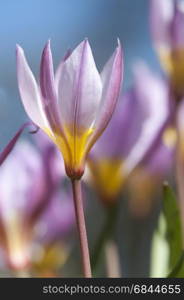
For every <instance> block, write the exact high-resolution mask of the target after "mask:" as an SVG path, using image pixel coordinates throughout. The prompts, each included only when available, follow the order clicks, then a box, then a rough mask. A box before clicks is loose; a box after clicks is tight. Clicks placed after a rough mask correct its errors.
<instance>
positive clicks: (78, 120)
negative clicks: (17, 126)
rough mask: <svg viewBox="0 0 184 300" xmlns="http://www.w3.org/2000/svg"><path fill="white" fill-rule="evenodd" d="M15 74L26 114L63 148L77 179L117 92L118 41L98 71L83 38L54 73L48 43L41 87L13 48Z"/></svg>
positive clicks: (68, 168)
mask: <svg viewBox="0 0 184 300" xmlns="http://www.w3.org/2000/svg"><path fill="white" fill-rule="evenodd" d="M17 77H18V86H19V91H20V95H21V99H22V102H23V105H24V107H25V110H26V112H27V114H28V115H29V117H30V118H31V119H32V121H33V122H34V123H35V124H37V125H38V126H39V127H40V128H41V129H43V131H44V132H46V133H47V134H48V136H49V137H50V138H51V140H52V141H53V142H54V143H55V144H56V145H57V146H58V148H59V149H60V151H61V152H62V155H63V157H64V162H65V167H66V172H67V174H68V176H69V177H72V178H73V177H75V178H80V177H81V176H82V174H83V172H84V163H85V158H86V155H87V154H88V152H89V150H90V148H91V147H92V145H93V144H94V143H95V141H96V140H97V138H98V137H99V136H100V135H101V133H102V132H103V131H104V129H105V128H106V126H107V124H108V122H109V120H110V118H111V116H112V113H113V111H114V108H115V105H116V101H117V98H118V95H119V91H120V87H121V78H122V50H121V46H120V44H119V43H118V47H117V49H116V50H115V52H114V54H113V56H112V57H111V59H110V60H109V61H108V62H107V64H106V65H105V67H104V69H103V71H102V73H101V74H99V72H98V71H97V68H96V65H95V62H94V59H93V55H92V52H91V48H90V45H89V43H88V41H87V40H84V41H83V42H82V43H81V44H79V45H78V47H77V48H76V49H75V50H74V51H73V52H72V53H71V54H70V53H68V54H67V55H66V56H65V58H64V59H63V60H62V61H61V63H60V65H59V67H58V69H57V71H56V73H55V75H54V71H53V63H52V54H51V50H50V43H49V42H48V43H47V45H46V46H45V48H44V50H43V54H42V59H41V65H40V87H39V84H37V83H36V81H35V79H34V76H33V74H32V72H31V70H30V68H29V66H28V64H27V61H26V58H25V56H24V52H23V50H22V48H21V47H20V46H17Z"/></svg>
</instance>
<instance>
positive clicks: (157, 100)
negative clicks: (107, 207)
mask: <svg viewBox="0 0 184 300" xmlns="http://www.w3.org/2000/svg"><path fill="white" fill-rule="evenodd" d="M169 114H170V109H169V98H168V86H167V84H166V83H165V82H164V81H163V80H162V79H160V78H157V76H155V75H154V74H152V73H151V71H150V70H149V69H148V68H147V67H146V66H145V65H143V64H138V65H137V66H136V68H135V72H134V86H133V88H132V89H131V90H129V91H128V92H126V93H125V94H124V95H123V97H121V98H120V100H119V102H118V105H117V107H116V110H115V113H114V115H113V117H112V120H111V123H110V125H109V127H108V128H107V130H106V132H105V133H104V134H103V135H102V136H101V137H100V139H99V140H98V142H97V143H96V144H95V146H94V147H93V149H92V151H91V154H90V157H89V167H90V170H91V174H92V181H93V183H94V184H95V187H96V188H97V190H98V192H99V193H100V195H101V198H102V199H103V200H105V201H106V202H107V201H109V202H111V201H114V199H115V198H116V197H117V195H118V193H119V192H120V190H121V188H122V185H123V182H124V180H125V179H126V178H127V177H128V176H129V174H130V173H131V172H132V170H133V169H134V168H135V167H136V166H137V165H138V164H139V163H140V162H141V161H142V160H143V158H144V157H145V155H146V154H147V153H148V152H149V151H150V149H151V148H152V147H153V145H154V144H155V143H157V140H158V139H159V136H160V135H161V132H162V130H163V128H164V126H165V124H166V122H167V121H168V118H169Z"/></svg>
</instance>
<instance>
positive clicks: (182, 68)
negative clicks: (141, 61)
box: [158, 48, 184, 96]
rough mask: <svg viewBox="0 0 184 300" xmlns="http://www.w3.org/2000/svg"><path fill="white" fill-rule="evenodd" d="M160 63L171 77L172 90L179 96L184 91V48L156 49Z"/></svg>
mask: <svg viewBox="0 0 184 300" xmlns="http://www.w3.org/2000/svg"><path fill="white" fill-rule="evenodd" d="M158 55H159V58H160V62H161V65H162V67H163V69H164V70H165V71H166V73H167V74H168V75H169V77H170V79H171V83H172V85H173V88H174V91H176V93H178V95H179V96H180V95H181V94H182V93H183V91H184V49H174V50H170V49H166V48H160V49H158Z"/></svg>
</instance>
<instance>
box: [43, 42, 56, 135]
mask: <svg viewBox="0 0 184 300" xmlns="http://www.w3.org/2000/svg"><path fill="white" fill-rule="evenodd" d="M40 89H41V95H42V97H41V100H42V105H43V109H44V112H45V114H46V117H47V120H48V122H49V124H50V127H51V128H52V129H53V130H55V129H58V127H59V128H60V120H59V114H58V106H57V94H56V89H55V82H54V70H53V62H52V53H51V49H50V41H48V43H47V44H46V46H45V48H44V50H43V53H42V58H41V65H40Z"/></svg>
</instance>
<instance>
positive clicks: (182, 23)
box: [150, 0, 184, 100]
mask: <svg viewBox="0 0 184 300" xmlns="http://www.w3.org/2000/svg"><path fill="white" fill-rule="evenodd" d="M150 1H151V7H150V22H151V31H152V36H153V41H154V45H155V48H156V50H157V52H158V55H159V58H160V62H161V64H162V67H163V68H164V70H165V71H166V73H167V74H168V75H169V78H170V81H171V86H172V89H173V92H174V94H175V97H176V100H181V97H182V96H183V95H184V3H183V1H181V0H161V1H160V0H150Z"/></svg>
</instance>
